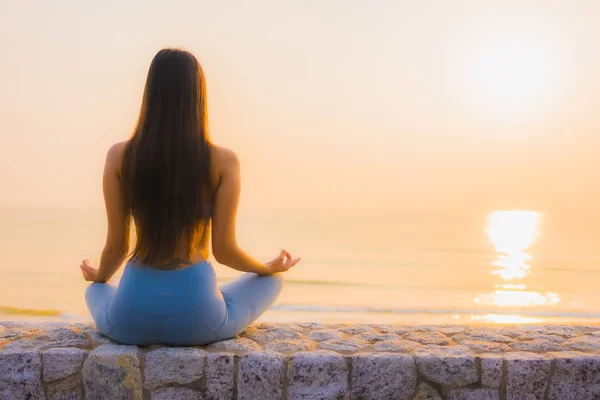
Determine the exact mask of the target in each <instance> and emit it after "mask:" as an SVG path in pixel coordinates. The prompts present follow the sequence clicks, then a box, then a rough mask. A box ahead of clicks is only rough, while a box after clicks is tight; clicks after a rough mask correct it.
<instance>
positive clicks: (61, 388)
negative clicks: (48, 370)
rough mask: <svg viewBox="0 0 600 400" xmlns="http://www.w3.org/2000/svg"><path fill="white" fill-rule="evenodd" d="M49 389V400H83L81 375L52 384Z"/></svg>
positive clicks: (47, 391)
mask: <svg viewBox="0 0 600 400" xmlns="http://www.w3.org/2000/svg"><path fill="white" fill-rule="evenodd" d="M47 387H48V389H47V390H46V393H47V398H48V400H76V399H83V389H82V385H81V376H80V375H79V374H77V375H72V376H70V377H68V378H66V379H61V380H59V381H55V382H51V383H49V384H48V386H47Z"/></svg>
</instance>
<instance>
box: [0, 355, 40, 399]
mask: <svg viewBox="0 0 600 400" xmlns="http://www.w3.org/2000/svg"><path fill="white" fill-rule="evenodd" d="M41 374H42V360H41V358H40V355H39V354H38V352H36V351H22V352H14V351H10V350H9V351H3V352H0V399H11V400H12V399H15V400H20V399H43V398H44V392H43V390H42V382H41V381H42V379H41V377H42V376H41Z"/></svg>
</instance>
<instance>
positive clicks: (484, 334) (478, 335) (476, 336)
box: [452, 330, 515, 343]
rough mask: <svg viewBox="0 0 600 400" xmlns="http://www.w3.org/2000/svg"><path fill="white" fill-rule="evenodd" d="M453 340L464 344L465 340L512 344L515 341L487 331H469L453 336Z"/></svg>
mask: <svg viewBox="0 0 600 400" xmlns="http://www.w3.org/2000/svg"><path fill="white" fill-rule="evenodd" d="M452 339H453V340H454V341H455V342H464V341H465V340H477V341H482V342H494V343H512V342H514V341H515V340H514V339H513V338H511V337H510V336H506V335H502V334H500V333H495V332H489V331H485V330H473V331H467V332H464V333H461V334H459V335H455V336H452Z"/></svg>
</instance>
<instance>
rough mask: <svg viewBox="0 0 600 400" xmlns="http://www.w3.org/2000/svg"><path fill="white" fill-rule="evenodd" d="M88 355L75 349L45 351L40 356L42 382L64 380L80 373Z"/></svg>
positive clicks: (85, 351)
mask: <svg viewBox="0 0 600 400" xmlns="http://www.w3.org/2000/svg"><path fill="white" fill-rule="evenodd" d="M88 353H89V352H88V351H87V350H82V349H78V348H75V347H64V348H58V349H50V350H47V351H46V352H44V354H43V355H42V360H43V365H44V382H51V381H55V380H57V379H64V378H66V377H67V376H71V375H73V374H76V373H78V372H80V371H81V367H82V366H83V362H84V361H85V359H86V358H87V356H88Z"/></svg>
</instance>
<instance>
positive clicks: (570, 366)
mask: <svg viewBox="0 0 600 400" xmlns="http://www.w3.org/2000/svg"><path fill="white" fill-rule="evenodd" d="M551 356H552V357H553V358H555V359H556V368H555V370H554V376H553V377H552V381H551V382H550V388H549V391H548V400H584V399H600V355H597V354H585V353H579V352H575V351H569V352H559V353H551Z"/></svg>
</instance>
